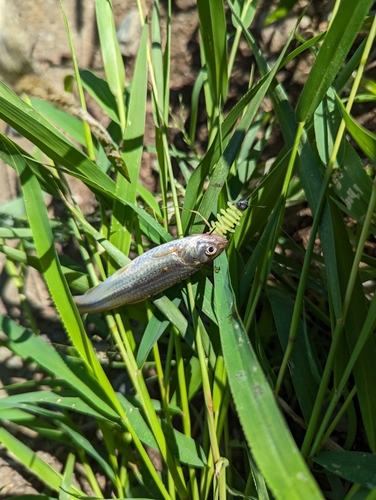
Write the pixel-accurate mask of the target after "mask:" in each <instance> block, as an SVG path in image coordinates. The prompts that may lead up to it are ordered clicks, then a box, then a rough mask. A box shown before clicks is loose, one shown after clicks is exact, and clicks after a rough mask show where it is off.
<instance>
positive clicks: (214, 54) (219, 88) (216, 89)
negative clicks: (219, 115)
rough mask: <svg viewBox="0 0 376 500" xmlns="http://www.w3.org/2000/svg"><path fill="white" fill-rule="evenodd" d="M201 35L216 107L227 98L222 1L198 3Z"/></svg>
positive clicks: (202, 0)
mask: <svg viewBox="0 0 376 500" xmlns="http://www.w3.org/2000/svg"><path fill="white" fill-rule="evenodd" d="M197 8H198V16H199V20H200V34H201V40H202V44H203V49H204V52H205V61H206V64H207V68H208V82H209V88H210V91H211V94H212V100H213V104H214V106H216V107H217V106H220V105H221V104H223V103H224V102H225V100H226V96H227V85H228V80H227V40H226V18H225V11H224V5H223V2H222V0H199V1H198V2H197Z"/></svg>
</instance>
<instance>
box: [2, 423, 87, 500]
mask: <svg viewBox="0 0 376 500" xmlns="http://www.w3.org/2000/svg"><path fill="white" fill-rule="evenodd" d="M0 442H1V443H2V444H3V445H4V446H5V447H6V448H7V449H8V450H9V451H10V452H11V453H12V454H13V455H14V456H15V457H16V458H17V460H18V461H19V462H20V463H22V464H23V465H24V466H25V467H27V469H29V470H30V471H31V472H32V473H33V474H35V475H36V476H37V477H38V478H39V479H40V480H41V481H43V482H44V483H45V484H47V485H48V486H49V487H50V488H52V489H53V490H55V491H59V490H60V486H61V482H62V480H63V476H62V475H61V474H60V473H59V472H57V471H56V470H55V469H53V468H52V467H51V466H50V465H49V464H47V463H46V462H45V461H44V460H43V459H42V458H40V457H39V456H38V455H37V454H36V453H34V452H33V451H32V450H31V449H30V448H29V447H28V446H26V445H25V444H23V443H21V441H19V440H18V439H16V438H15V437H14V436H12V435H11V434H10V433H9V432H8V431H6V430H5V429H4V428H3V427H2V428H0ZM71 493H72V494H73V495H79V496H80V497H83V498H86V495H85V494H84V493H83V491H81V490H79V489H78V488H76V487H75V486H72V489H71Z"/></svg>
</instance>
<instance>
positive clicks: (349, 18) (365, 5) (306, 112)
mask: <svg viewBox="0 0 376 500" xmlns="http://www.w3.org/2000/svg"><path fill="white" fill-rule="evenodd" d="M372 4H373V1H372V0H358V1H357V2H355V3H354V2H353V0H342V1H341V2H340V3H339V8H338V11H337V14H336V15H335V17H334V19H333V22H332V23H331V25H330V27H329V30H328V32H327V34H326V37H325V40H324V42H323V45H322V47H321V48H320V51H319V53H318V55H317V58H316V60H315V63H314V65H313V67H312V69H311V71H310V73H309V75H308V78H307V81H306V83H305V85H304V87H303V91H302V93H301V94H300V97H299V102H298V105H297V108H296V121H297V122H306V121H307V120H309V118H310V117H311V116H312V114H313V113H314V111H315V109H316V108H317V106H318V105H319V103H320V102H321V101H322V100H323V98H324V96H325V95H326V93H327V91H328V89H329V87H330V85H331V84H332V83H333V81H334V79H335V77H336V76H337V73H338V71H339V69H340V67H341V64H342V63H343V61H344V59H345V57H346V56H347V54H348V52H349V50H350V48H351V46H352V44H353V42H354V40H355V38H356V36H357V34H358V31H359V29H360V28H361V26H362V24H363V21H364V18H365V16H366V15H367V13H368V11H369V9H370V8H371V7H372ZM349 13H351V15H349Z"/></svg>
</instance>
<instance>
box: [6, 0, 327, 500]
mask: <svg viewBox="0 0 376 500" xmlns="http://www.w3.org/2000/svg"><path fill="white" fill-rule="evenodd" d="M63 3H64V7H65V10H66V13H67V17H68V21H69V24H70V29H71V31H72V33H73V39H74V45H75V49H76V52H77V58H78V61H79V65H80V67H82V68H92V69H93V70H94V71H96V72H98V73H99V74H103V67H102V61H101V55H100V51H99V46H98V38H97V32H96V28H95V11H94V5H95V3H94V2H93V1H91V2H89V1H84V0H64V2H63ZM264 3H265V4H266V7H270V4H271V2H264ZM319 3H320V4H321V9H320V13H319V15H318V13H317V12H315V11H313V10H312V11H308V13H307V15H306V16H305V18H304V19H303V21H302V27H303V28H305V29H308V28H312V30H313V31H315V30H317V29H319V30H321V29H322V25H321V23H326V21H327V18H326V12H329V10H330V8H329V7H330V5H331V3H332V2H325V1H324V2H319ZM113 7H114V13H115V19H116V26H117V27H120V26H121V24H122V23H123V22H124V25H123V30H122V40H121V47H122V50H123V54H124V60H125V63H126V68H127V69H126V71H127V76H128V75H129V76H130V75H131V74H132V67H133V57H134V55H135V53H136V51H137V43H135V40H136V41H137V36H138V33H139V29H138V24H137V22H136V19H137V16H135V14H134V11H133V9H135V8H136V3H135V2H134V1H132V0H113ZM8 9H9V10H8ZM0 10H1V4H0ZM164 11H165V4H164V2H161V17H162V21H161V22H162V25H163V23H164V21H163V16H164ZM4 12H5V11H3V14H4ZM266 12H267V9H266V8H265V9H260V14H259V15H258V16H257V21H256V23H255V28H256V30H258V32H259V33H260V35H261V39H262V43H263V45H264V48H265V49H266V50H268V51H269V54H270V57H273V54H277V53H278V52H279V51H280V49H281V47H282V45H283V44H284V42H285V40H286V38H287V36H288V35H289V33H290V30H291V28H292V26H293V24H294V23H295V21H296V16H293V17H290V18H288V19H285V20H284V21H283V22H281V23H279V24H278V26H277V27H276V26H274V25H273V26H271V27H270V28H267V29H264V28H263V29H262V31H261V28H262V26H263V19H264V17H265V13H266ZM0 15H1V14H0ZM6 15H7V16H8V17H7V19H11V21H12V23H14V26H15V28H14V31H15V32H16V33H17V36H18V35H19V36H20V37H22V39H23V40H24V42H23V43H24V44H25V47H26V48H27V50H28V51H29V54H30V58H32V59H33V60H35V61H36V63H37V64H38V66H39V67H40V68H41V69H42V70H43V72H44V75H45V77H46V78H47V79H49V80H50V81H52V82H54V83H55V84H56V86H57V87H60V88H61V89H63V78H64V77H65V76H66V75H67V74H71V73H72V65H71V57H70V52H69V46H68V42H67V38H66V33H65V28H64V24H63V19H62V15H61V12H60V8H59V2H58V1H57V0H8V3H7V10H6ZM9 22H10V21H9ZM172 37H173V44H172V67H171V84H170V88H171V96H172V101H173V103H175V105H177V103H178V95H179V93H181V94H182V95H183V99H184V100H188V99H189V95H190V92H191V89H192V86H193V84H194V82H195V78H196V75H197V71H198V69H199V43H198V16H197V9H196V2H195V1H194V0H176V1H175V2H173V19H172ZM250 67H251V53H250V50H249V48H248V45H247V44H246V43H245V42H244V43H243V42H242V43H241V45H240V54H239V56H238V58H237V60H236V64H235V69H234V77H233V79H232V82H231V97H232V99H233V100H234V102H235V100H238V99H239V97H240V96H241V95H242V93H243V92H244V91H245V90H246V86H247V77H248V75H249V70H250ZM308 68H309V64H308V63H307V61H304V60H303V61H302V62H301V63H300V67H299V68H295V67H294V68H290V69H289V68H287V69H286V71H284V72H283V73H281V75H280V77H281V79H282V80H284V81H286V83H288V84H289V85H291V86H293V85H297V86H299V85H300V83H301V81H302V80H304V78H305V75H306V74H307V72H308ZM292 75H294V80H293V79H292ZM290 78H291V80H289V79H290ZM265 107H268V102H267V101H266V103H265ZM89 110H90V112H91V113H92V114H93V115H94V116H95V117H96V118H97V119H99V120H102V119H103V116H101V114H100V110H99V109H98V107H97V106H95V105H94V104H93V103H92V102H90V101H89ZM149 111H150V113H149V116H148V119H147V130H146V138H145V143H146V145H152V144H153V141H154V128H153V122H152V117H151V107H150V109H149ZM104 125H106V123H104ZM202 127H204V125H202ZM0 131H1V132H5V131H6V126H5V124H4V123H0ZM7 133H9V134H10V135H11V137H12V139H13V140H17V141H19V142H20V144H21V145H22V147H24V148H25V149H27V147H28V144H27V141H26V140H25V139H23V138H20V137H16V134H14V132H12V131H9V130H8V131H7ZM199 135H200V134H199ZM201 135H202V137H203V138H205V130H203V131H202V134H201ZM171 140H177V141H178V140H179V137H177V136H174V135H172V137H171ZM273 144H274V147H278V137H276V138H275V140H274V143H273V142H272V143H271V146H270V149H271V150H272V149H273ZM277 150H278V149H275V151H277ZM275 151H274V154H275ZM141 177H142V182H143V183H144V185H145V186H146V187H147V188H148V189H150V190H153V189H154V188H155V182H156V180H155V176H154V175H153V169H152V158H151V157H150V156H148V155H146V154H145V155H144V157H143V168H142V174H141ZM0 179H1V182H2V189H1V190H0V205H2V204H4V203H6V202H8V201H9V200H11V199H13V198H14V197H15V196H17V195H18V193H19V190H18V184H17V179H16V176H15V174H14V171H13V170H12V169H10V168H9V167H7V166H5V165H4V164H3V163H2V162H1V161H0ZM72 189H73V191H74V195H75V198H76V200H77V201H78V202H79V203H80V205H81V206H82V208H83V211H84V212H85V213H90V212H92V211H93V207H94V200H93V198H92V195H91V194H90V192H89V191H88V190H86V189H85V186H84V185H83V184H82V183H80V182H79V181H75V180H74V179H73V180H72ZM26 294H27V296H28V298H29V300H30V302H31V305H32V307H33V309H34V310H35V311H39V314H40V315H41V317H42V318H43V319H44V320H45V321H49V320H52V321H53V319H54V311H53V309H52V308H51V307H49V306H48V303H49V301H48V293H47V291H46V289H45V286H44V283H43V281H42V280H41V279H40V277H39V275H38V273H37V272H34V271H33V270H30V272H29V276H28V283H27V289H26ZM18 296H19V295H18V291H17V290H16V289H15V287H14V286H13V285H12V284H11V283H10V282H9V280H7V279H6V274H5V272H4V270H3V269H2V268H1V260H0V313H1V314H6V315H10V316H12V317H13V318H17V317H19V314H20V310H19V298H18ZM60 334H61V332H60V333H59V332H58V331H57V333H56V335H57V336H58V335H60ZM23 370H24V367H23V366H22V363H21V361H20V360H19V359H18V358H16V357H12V356H10V353H9V351H7V350H6V349H3V348H0V384H2V385H6V384H9V383H13V382H14V381H16V380H20V379H22V378H23ZM1 395H2V394H1V391H0V397H1ZM3 395H4V393H3ZM25 439H30V440H31V439H33V436H32V435H28V437H26V438H25ZM38 445H40V448H38V449H40V451H39V452H38V453H40V455H41V456H42V457H43V458H44V459H45V460H47V461H48V462H49V463H51V465H53V466H54V467H56V468H57V469H58V470H59V468H60V467H61V466H60V465H59V461H58V457H59V450H48V449H46V448H45V447H44V446H42V443H38ZM80 486H81V487H83V488H85V485H82V484H81V485H80ZM40 491H41V485H40V484H38V483H35V481H34V479H33V477H32V475H31V474H30V473H28V472H27V471H26V470H25V469H24V468H22V467H21V466H19V465H18V464H17V463H16V462H15V461H14V460H13V459H12V457H10V456H9V455H8V454H7V453H6V451H5V450H4V449H2V448H1V447H0V498H9V497H11V496H13V495H16V494H33V493H34V494H36V493H40ZM88 493H89V491H88Z"/></svg>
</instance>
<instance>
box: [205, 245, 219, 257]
mask: <svg viewBox="0 0 376 500" xmlns="http://www.w3.org/2000/svg"><path fill="white" fill-rule="evenodd" d="M216 251H217V249H216V248H215V247H214V246H213V245H210V246H208V247H207V248H206V250H205V253H206V255H213V254H215V253H216Z"/></svg>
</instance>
